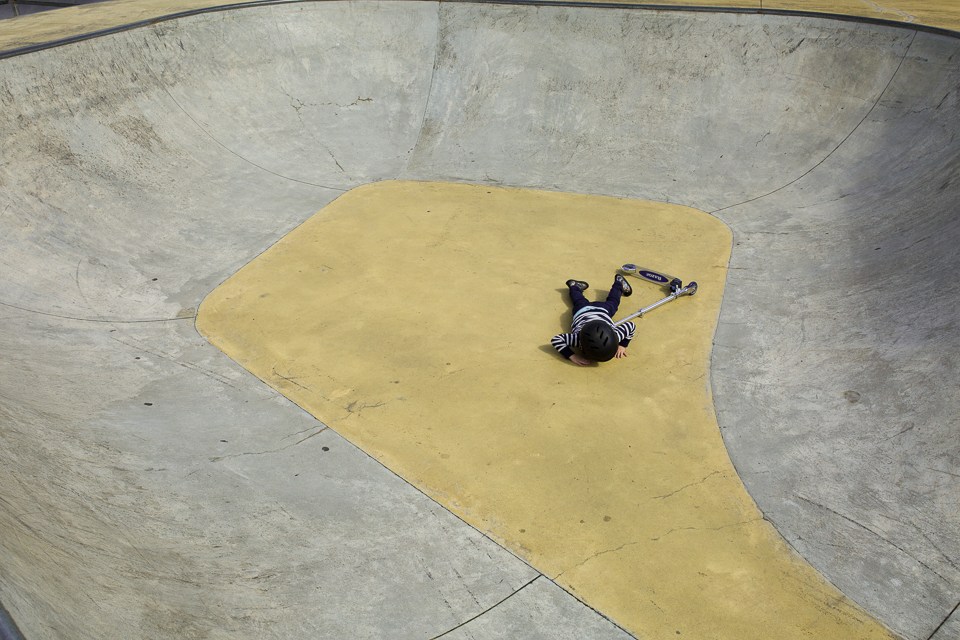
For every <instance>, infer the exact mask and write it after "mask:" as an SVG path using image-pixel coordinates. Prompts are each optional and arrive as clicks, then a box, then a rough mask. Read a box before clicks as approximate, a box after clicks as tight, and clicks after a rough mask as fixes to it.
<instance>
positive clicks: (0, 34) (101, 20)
mask: <svg viewBox="0 0 960 640" xmlns="http://www.w3.org/2000/svg"><path fill="white" fill-rule="evenodd" d="M251 1H252V0H251ZM586 1H588V2H589V1H590V0H586ZM597 1H598V2H600V1H602V2H620V1H621V0H597ZM622 2H623V4H637V3H636V2H634V1H633V0H622ZM237 4H246V3H245V2H244V0H239V1H238V2H227V1H224V0H109V1H107V2H102V3H98V4H90V5H82V6H79V7H69V8H64V9H57V10H55V11H46V12H43V13H37V14H32V15H28V16H21V17H19V18H12V19H8V20H2V21H0V52H3V51H10V50H13V49H18V48H21V47H27V46H32V45H37V44H42V43H45V42H53V41H57V40H62V39H64V38H71V37H75V36H80V35H83V34H87V33H93V32H96V31H101V30H104V29H111V28H116V27H121V26H123V25H128V24H133V23H136V22H141V21H144V20H158V19H161V18H163V17H165V16H170V15H174V14H177V13H182V12H185V11H194V10H202V9H210V8H214V7H222V6H226V5H237ZM643 4H646V3H643ZM651 4H656V5H660V6H663V7H674V6H702V7H730V8H741V9H768V10H785V11H814V12H818V13H832V14H836V15H847V16H860V17H869V18H879V19H882V20H890V21H893V22H912V23H915V24H920V25H926V26H932V27H940V28H943V29H952V30H954V31H960V2H957V1H956V0H889V1H879V2H868V1H867V0H762V2H761V0H742V1H740V2H732V1H730V0H700V1H699V2H686V1H685V0H659V2H656V3H651Z"/></svg>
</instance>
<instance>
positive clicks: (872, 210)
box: [0, 2, 960, 640]
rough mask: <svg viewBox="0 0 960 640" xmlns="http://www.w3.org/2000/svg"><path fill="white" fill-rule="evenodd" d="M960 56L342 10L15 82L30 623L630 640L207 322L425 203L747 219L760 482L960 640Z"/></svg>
mask: <svg viewBox="0 0 960 640" xmlns="http://www.w3.org/2000/svg"><path fill="white" fill-rule="evenodd" d="M958 48H960V43H958V40H956V39H954V38H950V37H946V36H942V35H931V34H926V33H917V32H914V31H911V30H910V29H909V28H894V27H881V26H868V25H861V24H857V23H851V22H839V21H831V20H823V19H809V18H791V17H772V16H756V15H733V14H723V13H686V12H671V11H663V12H655V11H637V10H626V9H623V10H621V9H588V8H583V9H577V8H560V7H509V6H495V5H485V4H480V5H471V4H466V3H464V4H459V3H445V4H443V5H439V4H435V3H382V4H381V3H366V2H355V3H339V2H328V3H304V4H292V5H279V6H272V7H261V8H246V9H241V10H236V11H231V12H222V13H213V14H207V15H201V16H195V17H191V18H184V19H179V20H175V21H170V22H162V23H159V24H156V25H152V26H149V27H145V28H141V29H137V30H134V31H130V32H125V33H121V34H116V35H112V36H108V37H103V38H99V39H96V40H90V41H86V42H81V43H76V44H71V45H67V46H63V47H59V48H56V49H49V50H45V51H41V52H37V53H33V54H29V55H25V56H19V57H14V58H9V59H5V60H0V102H2V105H3V113H4V115H5V117H4V118H3V119H2V120H0V132H2V135H0V145H2V147H0V148H2V158H0V248H2V251H0V273H2V278H0V314H2V317H3V322H2V324H0V354H2V356H0V456H2V463H0V487H2V490H0V558H2V560H0V601H2V602H3V603H4V605H5V606H6V608H7V609H8V611H9V612H10V613H11V615H12V616H13V618H14V619H15V620H16V622H17V624H18V625H19V626H20V628H21V629H22V630H23V632H24V634H25V635H26V637H27V638H28V640H34V639H37V638H131V637H137V638H171V637H179V638H226V637H230V638H238V637H258V638H260V637H265V638H271V637H276V638H297V637H304V638H307V637H309V638H317V637H323V638H343V637H350V638H361V637H367V638H397V637H403V638H432V637H436V636H438V635H440V634H443V633H445V632H446V631H448V630H452V631H450V633H449V634H448V635H447V636H446V637H458V638H459V637H462V638H497V637H515V638H519V637H523V638H535V637H551V638H562V637H568V636H569V637H573V636H571V635H570V629H571V628H578V627H577V626H578V625H579V627H580V628H582V629H584V631H583V633H581V634H579V635H577V636H576V637H596V638H608V637H609V638H615V637H624V638H625V637H627V636H626V634H624V633H623V632H622V631H620V630H619V629H617V628H616V627H614V626H613V625H612V624H611V623H609V622H608V621H606V620H605V619H603V618H602V617H601V616H599V615H598V614H596V613H595V612H592V611H591V610H589V609H587V608H586V607H584V606H583V605H581V604H580V603H579V602H577V601H576V600H575V599H574V598H572V597H571V596H569V595H568V594H565V593H564V592H562V591H560V590H558V589H557V588H556V587H555V586H554V585H552V583H550V582H549V581H547V580H546V579H545V578H543V577H538V574H537V572H536V571H534V570H533V569H531V568H530V567H529V566H527V565H526V564H524V563H522V562H520V561H519V560H517V559H516V558H514V557H513V556H512V555H510V554H509V553H507V552H506V551H504V550H502V549H500V548H499V547H497V546H496V545H494V544H493V543H491V542H490V541H489V540H486V539H485V538H483V537H482V536H480V535H478V534H477V533H476V532H474V531H473V530H472V529H471V528H469V527H467V526H466V525H465V524H463V523H462V522H461V521H459V520H457V519H456V518H454V517H452V516H451V515H450V514H448V513H446V512H445V511H444V510H442V509H440V508H439V507H437V506H436V505H435V504H434V503H433V502H432V501H430V500H429V499H427V498H426V497H424V496H423V495H421V494H420V493H418V492H417V491H415V490H414V489H412V488H411V487H409V486H408V485H406V484H405V483H403V482H402V481H400V480H399V479H397V478H396V477H395V476H393V474H391V473H390V472H388V471H386V470H385V469H383V468H382V467H380V466H379V465H378V464H376V463H375V462H373V461H372V460H370V459H369V458H367V457H366V456H365V455H363V454H362V453H361V452H359V451H357V450H356V449H354V448H353V447H351V446H350V445H349V444H348V443H346V442H345V441H343V440H342V439H341V438H339V437H338V436H337V435H336V434H334V433H332V432H331V431H330V430H329V429H326V428H325V426H324V425H322V424H321V423H319V422H317V421H316V420H314V419H313V418H311V417H310V416H308V415H306V414H305V413H304V412H302V411H301V410H300V409H298V408H297V407H295V406H293V405H291V404H290V403H289V402H288V401H286V400H285V399H283V398H281V397H279V396H277V395H276V394H275V393H274V392H273V391H272V390H270V389H269V388H267V387H266V386H265V385H263V384H261V383H260V382H259V381H257V380H255V379H253V378H252V377H251V376H249V374H247V373H246V372H245V371H243V370H242V369H241V368H240V367H238V366H237V365H236V364H234V363H233V362H231V361H230V360H229V359H227V358H226V357H225V356H223V355H222V354H221V353H219V352H218V351H217V350H215V349H214V348H213V347H211V346H209V345H207V344H206V343H205V342H204V341H203V340H202V339H201V338H200V337H199V336H198V335H197V333H196V331H195V330H194V328H193V325H192V317H193V314H194V313H195V310H196V307H197V306H198V305H199V302H200V301H201V300H202V299H203V297H204V296H205V295H206V294H207V293H209V291H211V290H212V289H213V288H214V287H216V285H217V284H219V283H220V282H221V281H222V280H223V279H225V278H226V277H227V276H229V275H230V274H231V273H233V271H235V270H236V269H237V268H238V267H239V266H241V265H242V264H245V263H246V262H247V261H249V260H250V259H251V258H253V257H255V256H256V255H257V254H258V253H259V252H261V251H263V250H264V249H266V248H267V247H268V246H270V245H271V244H272V243H273V242H274V241H276V240H277V239H278V238H280V237H282V235H283V234H284V233H286V232H287V231H289V230H290V229H292V228H293V227H294V226H296V225H297V224H298V223H300V222H301V221H303V220H304V219H306V218H307V217H309V216H310V215H312V214H313V213H314V212H315V211H317V210H319V209H320V208H322V207H323V206H324V205H325V204H326V203H328V202H330V201H331V200H332V199H334V198H335V197H337V195H339V194H340V193H342V192H343V191H345V190H347V189H350V188H352V187H354V186H357V185H360V184H363V183H366V182H369V181H374V180H382V179H389V178H396V177H400V178H406V179H431V180H457V181H466V182H479V183H488V184H502V185H508V186H521V187H537V188H548V189H557V190H562V191H573V192H582V193H590V194H604V195H615V196H624V197H632V198H643V199H651V200H661V201H667V202H675V203H680V204H685V205H689V206H694V207H697V208H700V209H703V210H705V211H708V212H711V213H714V214H715V215H717V216H718V217H719V218H720V219H721V220H723V221H724V222H725V223H726V224H728V225H729V226H730V227H731V229H732V230H733V233H734V239H735V240H734V244H735V246H734V247H733V254H732V258H731V270H730V272H729V276H728V284H727V289H726V295H725V299H724V304H723V309H722V311H721V317H720V326H719V329H718V332H717V336H716V340H715V349H714V355H713V373H712V388H713V393H714V399H715V404H716V408H717V414H718V420H719V424H720V426H721V429H722V431H723V434H724V437H725V441H726V442H727V445H728V448H729V450H730V453H731V457H732V459H733V461H734V463H735V465H736V467H737V469H738V471H739V472H740V474H741V476H742V478H743V480H744V482H745V484H746V485H747V487H748V489H749V490H750V492H751V494H752V495H753V496H754V498H755V499H756V501H757V503H758V505H759V506H760V508H761V509H762V510H763V512H764V513H765V515H766V517H767V518H769V519H770V521H771V522H773V523H774V525H775V526H776V527H777V528H778V529H779V531H780V532H781V533H782V534H783V535H784V537H785V538H786V539H787V540H788V541H789V542H790V544H792V545H793V546H794V548H796V549H797V550H798V551H799V552H800V553H802V554H803V555H804V557H806V558H807V559H808V560H809V561H810V562H811V563H812V564H813V566H815V567H816V568H817V569H818V570H820V571H821V573H822V574H823V575H824V576H825V577H826V578H827V579H828V580H830V581H831V582H833V583H834V584H836V585H837V586H838V587H840V588H841V589H842V590H843V591H844V593H846V594H847V595H848V596H850V597H851V598H853V599H854V600H855V601H856V602H858V603H859V604H861V605H862V606H864V607H865V608H866V609H867V610H869V611H870V612H871V613H873V614H874V615H876V616H877V617H878V618H879V619H880V620H882V621H883V622H884V623H886V624H887V625H888V626H890V627H891V628H892V629H894V630H895V631H897V632H898V633H900V634H901V635H903V636H904V637H905V638H909V639H910V640H914V639H918V640H919V639H924V640H926V639H928V638H930V637H931V635H933V634H935V635H933V637H934V638H936V639H937V640H944V639H946V638H954V637H957V635H958V634H957V629H958V627H957V614H956V606H957V603H958V602H960V586H958V585H960V510H958V504H960V471H958V468H960V464H958V463H960V438H958V433H960V425H958V418H957V416H958V415H960V412H958V404H960V395H958V393H957V388H958V382H960V381H958V376H960V374H958V367H957V364H958V363H957V356H956V354H957V352H958V346H960V344H958V343H960V327H958V318H960V313H958V311H960V309H958V306H960V295H958V294H960V291H958V285H957V275H958V271H960V237H958V236H960V223H958V219H957V204H956V203H957V202H958V191H960V181H958V180H957V176H958V172H960V159H958V158H960V154H958V147H960V140H957V139H956V135H955V133H956V130H957V120H958V94H957V92H958V86H960V69H958V68H957V65H956V60H957V58H958V53H960V52H958ZM611 260H612V261H614V262H619V261H621V257H616V256H612V257H611ZM324 448H326V450H324ZM951 614H953V617H952V618H950V619H949V620H948V617H949V616H951ZM506 630H509V633H508V632H507V631H506ZM564 634H566V635H564Z"/></svg>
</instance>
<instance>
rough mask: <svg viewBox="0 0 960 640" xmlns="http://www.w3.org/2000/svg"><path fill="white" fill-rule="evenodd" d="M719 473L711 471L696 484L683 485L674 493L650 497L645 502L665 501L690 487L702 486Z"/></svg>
mask: <svg viewBox="0 0 960 640" xmlns="http://www.w3.org/2000/svg"><path fill="white" fill-rule="evenodd" d="M719 473H720V472H719V471H712V472H710V473H708V474H707V476H706V477H704V478H703V479H702V480H698V481H697V482H691V483H690V484H685V485H683V486H682V487H680V488H679V489H677V490H676V491H671V492H670V493H666V494H664V495H662V496H652V497H650V498H647V502H650V501H651V500H666V499H667V498H669V497H670V496H674V495H676V494H678V493H680V492H681V491H683V490H684V489H688V488H690V487H694V486H696V485H698V484H703V483H704V482H706V481H707V480H709V479H710V478H711V477H713V476H715V475H717V474H719Z"/></svg>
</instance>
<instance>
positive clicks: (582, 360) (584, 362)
mask: <svg viewBox="0 0 960 640" xmlns="http://www.w3.org/2000/svg"><path fill="white" fill-rule="evenodd" d="M570 362H572V363H574V364H578V365H580V366H581V367H585V366H587V365H588V364H590V361H589V360H587V359H586V358H584V357H583V356H581V355H579V354H576V353H575V354H573V355H572V356H570Z"/></svg>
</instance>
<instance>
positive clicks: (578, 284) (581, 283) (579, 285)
mask: <svg viewBox="0 0 960 640" xmlns="http://www.w3.org/2000/svg"><path fill="white" fill-rule="evenodd" d="M567 286H568V287H571V288H572V287H576V288H577V289H580V291H586V290H587V289H589V288H590V285H588V284H587V283H586V282H584V281H583V280H567Z"/></svg>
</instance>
